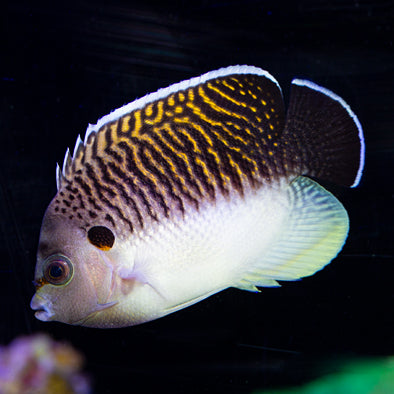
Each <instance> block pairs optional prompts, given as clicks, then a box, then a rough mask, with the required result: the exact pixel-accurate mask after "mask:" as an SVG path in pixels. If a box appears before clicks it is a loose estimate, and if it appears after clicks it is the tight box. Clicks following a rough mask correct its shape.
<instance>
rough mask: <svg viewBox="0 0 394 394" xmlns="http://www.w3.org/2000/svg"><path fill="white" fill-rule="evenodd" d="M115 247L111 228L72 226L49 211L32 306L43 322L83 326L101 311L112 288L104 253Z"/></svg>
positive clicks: (40, 247)
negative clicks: (89, 228)
mask: <svg viewBox="0 0 394 394" xmlns="http://www.w3.org/2000/svg"><path fill="white" fill-rule="evenodd" d="M113 244H114V235H113V233H112V231H111V230H109V229H107V228H105V227H101V226H95V227H93V228H92V229H91V230H90V231H88V232H87V231H86V230H84V229H81V228H78V227H77V226H73V225H72V224H71V222H70V221H67V220H65V219H64V218H63V217H61V216H60V215H52V214H51V213H50V208H49V209H48V211H47V213H46V215H45V217H44V220H43V225H42V229H41V235H40V242H39V246H38V254H37V265H36V272H35V285H36V294H35V295H34V297H33V299H32V302H31V307H32V309H34V310H35V311H36V312H35V316H36V317H37V318H38V319H39V320H43V321H49V320H56V321H61V322H64V323H68V324H80V322H82V321H83V320H85V319H86V318H87V317H88V316H90V315H91V314H92V313H94V312H96V311H97V310H100V309H102V305H101V303H105V302H106V301H107V299H108V295H109V293H110V289H111V282H112V268H113V267H112V266H111V265H110V264H108V261H109V260H106V261H105V260H104V259H103V253H106V252H105V251H106V250H109V249H110V248H111V247H112V245H113Z"/></svg>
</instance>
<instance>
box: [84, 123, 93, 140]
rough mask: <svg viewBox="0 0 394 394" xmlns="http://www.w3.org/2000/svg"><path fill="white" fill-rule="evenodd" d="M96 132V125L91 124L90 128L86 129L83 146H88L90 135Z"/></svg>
mask: <svg viewBox="0 0 394 394" xmlns="http://www.w3.org/2000/svg"><path fill="white" fill-rule="evenodd" d="M95 132H96V129H95V125H93V124H89V126H88V128H87V129H86V132H85V138H84V140H83V144H84V145H87V143H88V140H89V137H90V135H91V134H93V133H95Z"/></svg>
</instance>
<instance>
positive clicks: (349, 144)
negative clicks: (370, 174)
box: [283, 79, 365, 187]
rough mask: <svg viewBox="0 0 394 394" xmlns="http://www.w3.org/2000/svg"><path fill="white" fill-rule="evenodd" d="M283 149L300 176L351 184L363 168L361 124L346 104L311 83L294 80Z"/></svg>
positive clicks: (353, 185) (354, 183) (363, 146)
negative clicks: (292, 161)
mask: <svg viewBox="0 0 394 394" xmlns="http://www.w3.org/2000/svg"><path fill="white" fill-rule="evenodd" d="M283 141H284V144H285V145H284V148H285V152H286V154H287V155H289V154H290V155H289V156H291V160H295V163H294V164H295V165H296V167H298V168H299V169H300V170H301V172H302V174H303V175H310V176H313V177H317V178H320V179H324V180H328V181H331V182H335V183H337V184H341V185H345V186H350V187H355V186H357V185H358V183H359V182H360V179H361V175H362V171H363V167H364V155H365V145H364V136H363V130H362V127H361V124H360V122H359V120H358V118H357V116H356V115H355V114H354V112H353V111H352V110H351V109H350V107H349V105H348V104H347V103H346V102H345V101H344V100H343V99H342V98H341V97H339V96H337V95H336V94H335V93H333V92H331V91H330V90H328V89H325V88H323V87H321V86H318V85H316V84H314V83H313V82H310V81H306V80H301V79H294V80H293V81H292V89H291V94H290V103H289V108H288V112H287V118H286V125H285V129H284V134H283Z"/></svg>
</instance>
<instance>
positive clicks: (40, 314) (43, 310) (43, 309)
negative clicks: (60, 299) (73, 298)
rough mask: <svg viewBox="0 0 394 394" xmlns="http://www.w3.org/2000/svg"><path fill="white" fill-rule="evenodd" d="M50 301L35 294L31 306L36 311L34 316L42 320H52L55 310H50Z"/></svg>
mask: <svg viewBox="0 0 394 394" xmlns="http://www.w3.org/2000/svg"><path fill="white" fill-rule="evenodd" d="M48 304H49V303H48V301H47V300H45V299H43V298H42V297H40V296H39V295H38V294H35V295H34V296H33V298H32V300H31V302H30V308H31V309H33V310H34V311H36V312H35V313H34V316H35V317H36V318H37V319H38V320H41V321H50V320H52V317H53V312H51V310H50V305H48Z"/></svg>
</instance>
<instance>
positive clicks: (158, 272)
mask: <svg viewBox="0 0 394 394" xmlns="http://www.w3.org/2000/svg"><path fill="white" fill-rule="evenodd" d="M285 187H287V186H286V185H285V186H284V187H279V185H275V187H270V188H265V189H264V190H259V191H258V192H255V193H253V194H250V195H248V196H246V197H244V198H241V197H236V198H232V200H231V201H228V200H225V199H224V198H222V199H220V200H219V201H217V203H216V205H215V206H212V205H210V206H209V205H208V206H206V207H205V208H202V209H200V211H198V212H192V213H190V214H189V215H187V216H186V217H185V218H184V219H183V220H181V219H180V220H179V221H178V222H176V223H172V222H168V223H164V225H161V226H160V227H158V228H157V229H156V231H155V232H154V233H152V236H151V237H150V238H149V239H147V240H146V241H145V242H142V243H141V245H139V247H138V248H137V254H136V260H135V262H136V266H135V267H136V269H137V270H139V271H141V272H143V273H144V275H146V279H147V281H148V282H149V284H150V285H151V286H152V287H153V288H154V289H155V290H156V291H157V293H159V294H160V295H161V296H162V297H163V298H164V299H165V300H166V301H165V304H166V305H165V309H168V310H170V311H171V312H172V311H174V310H177V309H180V308H182V307H184V306H187V305H190V304H192V303H194V302H197V301H199V300H201V299H202V298H205V297H207V296H209V295H211V294H213V293H216V292H218V291H220V290H222V289H225V288H227V287H231V286H235V287H236V286H237V285H238V284H239V283H240V281H241V280H242V279H243V276H244V274H245V272H247V269H248V265H250V264H252V263H253V262H254V261H255V260H256V259H259V258H260V259H261V256H262V255H263V254H264V250H265V249H266V248H267V247H269V245H271V244H272V241H273V239H274V238H275V237H276V236H277V235H278V233H279V232H280V231H281V229H282V226H283V224H284V222H285V221H286V218H287V217H288V211H289V196H288V193H287V192H286V190H285ZM130 296H131V295H130ZM185 304H186V305H185ZM167 313H168V312H167Z"/></svg>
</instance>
